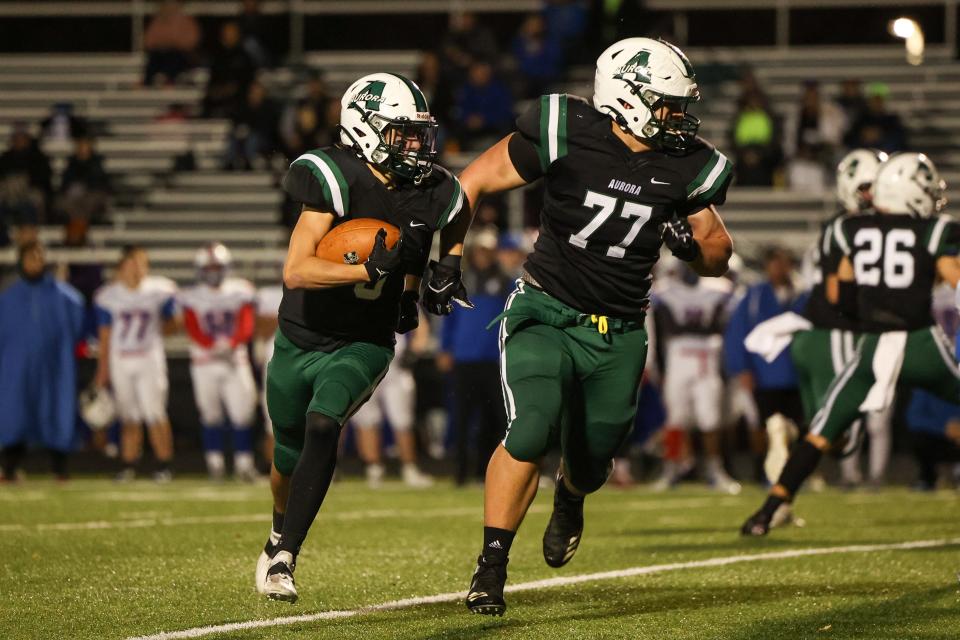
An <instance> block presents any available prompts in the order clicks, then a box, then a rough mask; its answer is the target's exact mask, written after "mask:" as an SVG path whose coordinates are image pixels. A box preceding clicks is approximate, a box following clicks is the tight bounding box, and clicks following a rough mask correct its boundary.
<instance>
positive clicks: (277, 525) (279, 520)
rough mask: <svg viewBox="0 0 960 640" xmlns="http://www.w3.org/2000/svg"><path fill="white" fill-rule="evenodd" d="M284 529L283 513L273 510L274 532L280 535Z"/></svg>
mask: <svg viewBox="0 0 960 640" xmlns="http://www.w3.org/2000/svg"><path fill="white" fill-rule="evenodd" d="M281 531H283V514H282V513H280V512H279V511H277V510H276V509H274V510H273V533H275V534H277V537H279V536H280V532H281Z"/></svg>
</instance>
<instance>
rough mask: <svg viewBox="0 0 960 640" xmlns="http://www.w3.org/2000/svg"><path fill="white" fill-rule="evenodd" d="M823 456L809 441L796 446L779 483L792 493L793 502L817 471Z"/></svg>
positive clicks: (784, 467)
mask: <svg viewBox="0 0 960 640" xmlns="http://www.w3.org/2000/svg"><path fill="white" fill-rule="evenodd" d="M821 456H823V452H822V451H820V449H818V448H817V447H815V446H814V445H813V444H812V443H810V442H809V441H807V440H801V441H800V442H798V443H797V444H796V445H795V446H794V448H793V451H792V452H790V457H789V458H787V464H785V465H784V466H783V471H781V472H780V479H779V480H778V481H777V484H779V485H781V486H782V487H783V488H784V489H786V490H787V491H788V492H789V493H790V499H791V500H792V499H793V497H794V496H796V495H797V490H799V489H800V485H802V484H803V481H804V480H806V479H807V478H808V477H809V476H810V474H812V473H813V472H814V471H815V470H816V468H817V465H818V464H819V463H820V458H821Z"/></svg>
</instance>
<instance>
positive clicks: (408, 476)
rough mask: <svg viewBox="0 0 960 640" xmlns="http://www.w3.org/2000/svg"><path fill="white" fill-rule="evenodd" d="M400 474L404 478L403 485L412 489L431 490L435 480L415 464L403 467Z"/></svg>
mask: <svg viewBox="0 0 960 640" xmlns="http://www.w3.org/2000/svg"><path fill="white" fill-rule="evenodd" d="M400 474H401V476H402V477H403V484H405V485H407V486H408V487H410V488H411V489H429V488H430V487H432V486H433V478H432V477H431V476H429V475H427V474H426V473H424V472H423V471H420V469H418V468H417V465H415V464H405V465H403V470H402V471H401V472H400Z"/></svg>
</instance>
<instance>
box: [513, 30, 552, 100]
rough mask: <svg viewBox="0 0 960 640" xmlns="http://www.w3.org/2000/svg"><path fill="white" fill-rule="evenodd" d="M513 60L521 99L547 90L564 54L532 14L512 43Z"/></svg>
mask: <svg viewBox="0 0 960 640" xmlns="http://www.w3.org/2000/svg"><path fill="white" fill-rule="evenodd" d="M513 57H514V60H515V61H516V64H517V70H518V71H519V72H520V75H521V77H522V78H523V85H524V86H523V97H525V98H531V97H534V96H539V95H541V94H544V93H546V88H547V87H548V85H549V84H550V83H551V82H554V81H555V80H556V79H557V78H558V77H559V75H560V68H561V64H562V62H563V51H562V49H561V45H560V42H559V40H558V38H557V36H554V35H553V34H550V33H548V32H547V28H546V22H545V21H544V18H543V16H542V15H540V14H539V13H531V14H530V15H528V16H527V17H526V19H524V21H523V24H521V25H520V31H519V32H518V33H517V35H516V36H515V37H514V39H513Z"/></svg>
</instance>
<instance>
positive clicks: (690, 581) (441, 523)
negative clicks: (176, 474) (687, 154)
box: [0, 480, 960, 640]
mask: <svg viewBox="0 0 960 640" xmlns="http://www.w3.org/2000/svg"><path fill="white" fill-rule="evenodd" d="M268 492H269V490H268V488H267V487H266V486H257V487H250V486H240V485H223V486H211V485H209V484H207V483H205V482H202V481H192V480H178V481H176V482H174V483H173V484H171V485H168V486H156V485H153V484H151V483H149V482H142V483H140V482H138V483H134V484H132V485H122V486H120V485H115V484H113V483H111V482H108V481H103V480H76V481H73V482H71V483H70V484H68V485H66V486H63V487H60V486H55V485H53V484H52V483H50V482H46V481H42V480H32V481H29V482H27V483H26V484H24V485H21V486H17V487H0V541H2V549H3V554H2V558H3V560H2V567H3V568H2V573H0V638H3V639H6V640H14V639H21V638H24V639H26V638H43V639H50V638H70V639H73V638H98V639H99V638H128V637H132V636H140V635H150V634H157V633H159V632H161V631H178V630H186V629H191V628H196V627H203V626H207V625H218V624H223V623H231V622H245V621H250V620H269V619H272V618H278V617H283V616H291V615H304V614H312V613H317V612H323V611H331V610H346V611H353V610H356V609H358V608H363V607H367V606H370V605H377V604H380V603H384V602H389V601H393V600H397V599H402V598H411V597H415V596H429V595H434V594H444V593H449V592H460V591H465V590H466V587H467V583H468V579H469V576H470V573H471V571H472V569H473V562H474V560H475V557H476V555H477V552H478V550H479V543H480V533H481V531H480V526H481V492H480V490H479V489H476V488H474V489H465V490H456V489H454V488H452V487H449V486H442V487H441V488H438V489H436V490H431V491H427V492H415V491H410V490H407V489H404V488H402V487H401V486H399V485H394V486H388V487H387V488H385V489H384V490H382V491H380V492H372V491H370V490H368V489H367V488H366V487H365V486H364V485H362V484H360V483H358V482H341V483H338V484H336V485H334V487H333V489H332V490H331V493H330V496H329V498H328V502H327V504H326V505H324V508H323V511H322V512H321V514H320V518H319V520H318V522H317V524H316V525H315V526H314V529H313V530H312V531H311V534H310V537H309V538H308V539H307V543H306V545H305V547H304V550H303V552H302V554H301V556H300V560H299V565H298V568H297V574H296V575H297V583H298V587H299V589H300V595H301V598H300V601H299V602H298V603H297V604H296V605H292V606H291V605H288V604H284V603H275V602H270V601H266V600H264V599H262V598H261V597H259V596H257V595H256V594H255V592H254V590H253V585H252V575H253V567H254V563H255V560H256V557H257V554H258V552H259V549H260V546H261V545H262V544H263V541H264V539H265V537H266V534H267V533H268V530H269V509H270V502H269V498H268ZM759 500H760V493H759V492H758V491H756V490H753V491H748V492H747V493H745V495H743V496H739V497H728V496H719V495H717V494H714V493H710V492H708V491H705V490H699V489H694V488H690V489H686V488H684V489H680V490H678V491H675V492H672V493H669V494H666V495H662V494H653V493H650V492H648V491H645V490H642V489H638V490H632V491H617V490H612V489H605V490H603V491H601V492H600V493H599V494H597V495H595V496H592V497H591V498H590V499H588V501H587V507H586V519H587V521H586V522H587V524H586V530H585V532H584V539H583V543H582V544H581V547H580V550H579V552H578V553H577V556H576V558H575V559H574V560H573V561H572V562H571V563H570V564H569V565H567V566H566V567H564V568H563V569H561V570H559V571H557V570H553V569H550V568H549V567H547V566H546V565H545V564H544V562H543V559H542V557H541V555H540V535H541V533H542V530H543V527H544V526H545V524H546V519H547V517H548V510H549V506H550V495H549V492H543V491H541V493H540V495H539V496H538V498H537V502H536V503H535V505H534V507H533V509H532V512H531V514H530V515H529V517H528V519H527V522H526V524H525V526H524V528H523V529H522V530H521V533H520V535H519V536H518V539H517V541H516V543H515V544H514V549H513V553H512V559H511V564H510V582H509V584H514V585H516V584H520V583H526V582H530V581H533V580H540V579H544V578H554V577H568V576H577V575H582V574H589V573H595V572H601V571H613V570H620V569H627V568H631V567H643V566H649V565H663V564H669V563H678V562H690V561H698V560H705V559H710V558H728V557H733V556H741V555H745V554H763V553H771V552H784V551H790V550H797V549H810V548H824V547H840V546H846V545H874V544H881V545H882V544H888V543H901V542H909V541H918V540H940V539H948V540H949V539H954V538H958V537H960V496H958V495H956V494H954V493H946V492H942V493H937V494H930V495H918V494H914V493H909V492H907V491H905V490H888V491H884V492H882V493H878V494H872V493H849V494H848V493H838V492H828V493H824V494H820V495H809V494H808V495H805V496H804V497H803V499H802V500H801V502H800V504H799V510H800V512H801V514H802V515H803V517H805V518H806V520H807V526H806V527H804V528H791V529H785V530H777V531H775V532H774V534H773V535H771V536H770V537H769V538H766V539H762V540H749V539H748V540H745V539H741V538H740V537H739V536H738V535H737V527H738V525H739V524H740V522H741V521H742V520H743V519H744V518H745V517H746V516H747V515H748V513H749V512H750V511H751V510H752V509H753V508H754V507H755V506H756V505H757V503H758V501H759ZM958 570H960V540H954V541H953V542H952V543H949V544H946V545H938V546H931V547H927V548H918V549H891V550H873V551H864V550H852V551H848V552H844V553H830V554H824V555H812V556H807V557H788V558H767V559H763V560H756V561H749V562H744V561H739V562H735V563H731V564H726V565H723V566H694V567H689V568H676V567H673V568H668V569H667V570H663V571H660V572H656V573H648V574H644V575H635V576H632V577H625V578H608V579H599V580H594V581H590V582H583V583H579V584H573V585H567V586H553V587H539V588H531V589H528V590H524V591H520V592H517V593H514V594H512V595H510V596H508V606H509V608H508V610H507V614H506V616H505V617H503V618H492V619H491V618H486V617H480V616H474V615H471V614H469V613H468V612H467V610H466V608H465V607H464V606H463V604H462V602H461V601H455V602H454V601H447V602H440V603H434V604H424V605H419V606H410V607H405V608H400V609H396V610H390V611H360V612H359V613H357V614H356V615H352V616H350V617H344V618H340V619H325V620H315V621H310V622H297V623H295V624H290V625H282V626H278V625H273V624H272V625H271V626H265V627H262V628H258V629H241V630H234V631H228V632H224V633H219V634H212V635H203V636H200V637H211V638H219V639H223V638H231V639H240V638H243V639H247V638H264V639H265V638H271V639H272V638H281V639H286V638H362V639H364V640H372V639H374V638H424V639H426V638H451V639H454V638H456V639H458V640H459V639H470V638H508V637H509V638H524V639H527V638H544V639H550V640H555V639H557V638H672V639H673V638H676V639H681V638H691V639H692V638H736V639H744V640H746V639H754V638H757V639H760V638H763V639H767V638H771V639H772V638H868V639H870V640H874V639H879V638H890V639H897V640H900V639H905V638H942V639H944V640H946V639H948V638H949V639H957V638H960V585H958V581H957V572H958Z"/></svg>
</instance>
